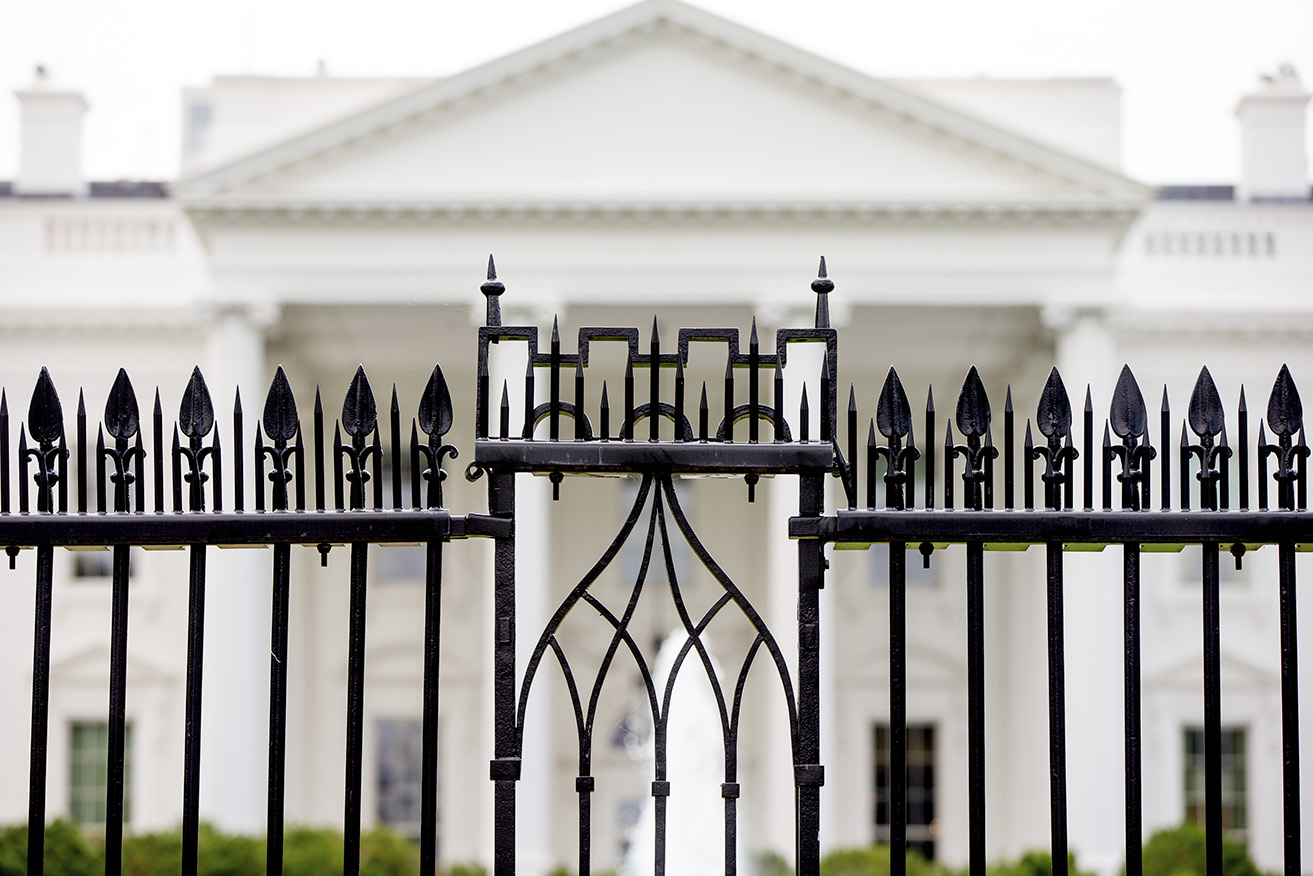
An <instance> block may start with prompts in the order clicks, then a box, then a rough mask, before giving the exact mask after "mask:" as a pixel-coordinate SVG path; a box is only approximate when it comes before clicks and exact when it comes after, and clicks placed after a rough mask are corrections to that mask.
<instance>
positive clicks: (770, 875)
mask: <svg viewBox="0 0 1313 876" xmlns="http://www.w3.org/2000/svg"><path fill="white" fill-rule="evenodd" d="M752 872H753V873H755V874H756V876H793V865H792V864H790V863H789V859H788V858H786V857H784V856H783V855H781V854H780V853H779V852H773V851H770V850H762V851H759V852H756V853H755V854H754V855H753V856H752Z"/></svg>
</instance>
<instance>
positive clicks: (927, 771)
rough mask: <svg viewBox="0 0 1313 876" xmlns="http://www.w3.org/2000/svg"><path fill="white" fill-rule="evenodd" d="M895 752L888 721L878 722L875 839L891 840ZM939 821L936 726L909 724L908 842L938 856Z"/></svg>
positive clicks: (882, 841)
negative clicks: (891, 746)
mask: <svg viewBox="0 0 1313 876" xmlns="http://www.w3.org/2000/svg"><path fill="white" fill-rule="evenodd" d="M892 761H893V758H892V754H891V749H890V732H889V725H888V724H876V725H875V807H874V809H875V841H876V842H877V843H887V842H889V840H890V836H891V834H890V830H891V814H892V813H891V806H890V793H891V782H890V779H891V776H892V774H893V769H892ZM938 834H939V822H938V820H937V819H936V816H935V726H934V725H933V724H909V725H907V846H908V848H911V849H916V850H917V851H918V852H920V853H921V854H922V855H924V856H925V857H926V858H927V859H928V860H932V861H933V860H934V857H935V837H936V836H937V835H938Z"/></svg>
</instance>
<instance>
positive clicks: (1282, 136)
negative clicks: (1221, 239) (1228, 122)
mask: <svg viewBox="0 0 1313 876" xmlns="http://www.w3.org/2000/svg"><path fill="white" fill-rule="evenodd" d="M1309 96H1310V95H1309V93H1308V92H1306V91H1305V90H1304V86H1303V85H1302V84H1300V81H1299V74H1298V73H1296V72H1295V68H1294V67H1293V66H1291V65H1289V64H1283V65H1282V66H1281V69H1280V70H1279V71H1278V72H1277V75H1276V76H1264V77H1263V84H1262V87H1261V88H1260V89H1259V90H1258V91H1256V92H1254V93H1252V94H1247V95H1245V96H1244V97H1242V98H1241V99H1240V105H1239V106H1237V107H1236V116H1237V117H1239V119H1240V136H1241V156H1242V161H1243V164H1244V167H1243V174H1242V176H1241V187H1240V196H1241V198H1243V199H1245V200H1249V201H1307V200H1309V179H1308V156H1307V153H1306V144H1305V140H1304V106H1305V104H1307V103H1308V99H1309Z"/></svg>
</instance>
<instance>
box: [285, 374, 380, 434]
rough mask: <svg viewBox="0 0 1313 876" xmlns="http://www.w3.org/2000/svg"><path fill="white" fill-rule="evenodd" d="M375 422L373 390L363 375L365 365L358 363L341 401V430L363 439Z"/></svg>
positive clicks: (376, 410)
mask: <svg viewBox="0 0 1313 876" xmlns="http://www.w3.org/2000/svg"><path fill="white" fill-rule="evenodd" d="M377 424H378V405H377V404H376V403H375V402H374V391H373V390H372V389H370V386H369V378H368V377H366V376H365V366H363V365H360V366H358V367H357V368H356V374H355V376H354V377H352V378H351V386H350V387H349V388H348V389H347V393H346V398H345V399H344V400H343V402H342V431H343V432H346V433H347V434H348V435H350V436H351V437H352V439H360V440H361V441H363V440H364V438H365V436H366V435H368V434H369V433H370V432H373V431H374V427H375V426H376V425H377ZM287 437H289V438H290V437H291V435H289V436H287Z"/></svg>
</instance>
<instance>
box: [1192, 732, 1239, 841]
mask: <svg viewBox="0 0 1313 876" xmlns="http://www.w3.org/2000/svg"><path fill="white" fill-rule="evenodd" d="M1184 755H1185V756H1184V757H1183V758H1182V762H1183V763H1184V768H1185V777H1184V781H1185V820H1186V821H1192V822H1194V823H1195V824H1203V823H1204V800H1205V788H1204V729H1203V728H1202V727H1186V728H1185V740H1184ZM1247 797H1248V795H1247V794H1246V793H1245V731H1244V729H1243V728H1239V727H1224V728H1222V830H1223V831H1224V832H1225V833H1226V835H1227V836H1228V837H1229V838H1231V839H1233V840H1235V841H1236V842H1240V843H1243V842H1246V841H1247V840H1248V838H1249V830H1248V828H1249V812H1248V806H1247Z"/></svg>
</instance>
